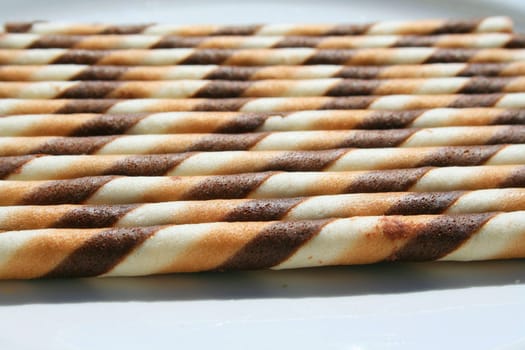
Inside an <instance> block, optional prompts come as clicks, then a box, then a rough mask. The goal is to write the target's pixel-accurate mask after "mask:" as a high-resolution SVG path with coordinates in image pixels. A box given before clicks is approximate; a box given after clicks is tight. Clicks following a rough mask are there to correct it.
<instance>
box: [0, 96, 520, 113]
mask: <svg viewBox="0 0 525 350" xmlns="http://www.w3.org/2000/svg"><path fill="white" fill-rule="evenodd" d="M443 107H447V108H473V107H477V108H482V107H484V108H512V109H514V108H520V109H521V108H525V93H508V94H454V95H388V96H350V97H326V96H322V97H259V98H248V97H246V98H222V99H221V98H214V99H210V98H208V99H207V98H187V99H153V98H150V99H132V100H125V99H54V100H36V99H0V115H18V114H73V113H108V114H130V113H157V112H191V111H196V112H199V111H200V112H205V111H216V112H221V111H222V112H292V111H304V110H348V109H369V110H412V109H432V108H443Z"/></svg>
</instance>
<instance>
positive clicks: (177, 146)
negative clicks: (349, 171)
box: [0, 125, 525, 156]
mask: <svg viewBox="0 0 525 350" xmlns="http://www.w3.org/2000/svg"><path fill="white" fill-rule="evenodd" d="M503 143H510V144H516V143H525V126H523V125H514V126H512V125H510V126H509V125H501V126H500V125H496V126H478V127H461V126H457V127H444V128H428V129H388V130H330V131H326V130H322V131H288V132H268V133H244V134H166V135H155V134H152V135H121V136H118V135H113V136H88V137H55V136H35V137H0V156H14V155H25V154H39V153H43V154H159V153H177V152H189V151H214V152H216V151H229V150H231V151H233V150H252V151H265V150H326V149H334V148H345V147H360V148H377V147H426V146H468V145H495V144H503Z"/></svg>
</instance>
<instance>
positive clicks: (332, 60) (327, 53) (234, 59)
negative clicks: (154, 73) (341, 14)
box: [0, 47, 525, 66]
mask: <svg viewBox="0 0 525 350" xmlns="http://www.w3.org/2000/svg"><path fill="white" fill-rule="evenodd" d="M523 60H525V49H442V48H433V47H410V48H373V49H348V50H323V49H315V48H287V49H244V50H233V49H188V48H186V49H158V50H141V49H129V50H79V49H31V50H23V49H22V50H17V49H0V64H14V65H38V64H97V65H119V66H136V65H144V66H166V65H177V64H178V65H194V64H223V65H234V66H266V65H268V66H273V65H301V64H303V65H314V64H339V65H394V64H399V65H403V64H425V63H456V62H465V63H506V62H516V61H523Z"/></svg>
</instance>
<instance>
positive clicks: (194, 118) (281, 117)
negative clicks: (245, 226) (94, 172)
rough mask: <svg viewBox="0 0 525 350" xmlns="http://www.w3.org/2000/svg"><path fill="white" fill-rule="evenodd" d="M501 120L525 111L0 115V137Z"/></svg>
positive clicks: (521, 117)
mask: <svg viewBox="0 0 525 350" xmlns="http://www.w3.org/2000/svg"><path fill="white" fill-rule="evenodd" d="M499 124H506V125H523V124H525V111H524V110H522V109H499V108H464V109H450V108H438V109H430V110H407V111H366V110H324V111H298V112H274V113H271V112H268V113H265V112H255V113H251V112H171V113H153V114H144V113H141V114H70V115H67V114H35V115H14V116H9V117H0V136H98V135H118V134H140V135H144V134H170V133H171V134H179V133H244V132H252V131H255V132H264V131H294V130H295V131H299V130H343V129H346V130H349V129H398V128H411V127H420V128H426V127H447V126H482V125H499Z"/></svg>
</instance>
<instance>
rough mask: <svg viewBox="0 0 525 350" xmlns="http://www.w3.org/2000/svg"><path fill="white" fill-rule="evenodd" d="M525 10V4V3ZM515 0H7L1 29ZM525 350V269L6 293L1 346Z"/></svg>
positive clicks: (379, 15) (308, 18) (253, 276)
mask: <svg viewBox="0 0 525 350" xmlns="http://www.w3.org/2000/svg"><path fill="white" fill-rule="evenodd" d="M520 3H521V5H520ZM495 14H503V15H511V16H513V17H514V20H515V22H516V24H517V27H518V28H525V26H524V23H525V22H524V19H525V16H524V15H525V4H523V2H522V0H507V1H501V0H500V1H476V0H469V1H459V0H436V1H431V0H424V1H423V0H421V1H409V0H400V1H395V2H394V1H388V0H382V1H379V0H367V1H359V2H358V1H337V0H324V1H284V0H264V1H243V2H242V3H240V2H238V1H231V0H230V1H220V2H219V1H212V0H208V1H190V0H188V1H168V0H166V1H160V0H154V1H140V0H126V1H121V0H110V1H108V0H90V1H78V2H75V1H63V0H47V1H38V0H17V1H10V0H0V21H2V22H4V21H8V20H33V19H49V20H53V19H54V20H62V21H63V20H68V21H74V20H79V21H80V20H82V21H107V22H150V21H162V22H176V23H250V22H352V21H360V22H363V21H372V20H381V19H405V18H432V17H434V18H435V17H480V16H486V15H495ZM189 347H192V348H194V347H197V348H211V347H213V348H242V349H275V348H278V349H281V348H299V347H300V348H302V349H323V350H324V349H349V350H365V349H403V350H408V349H418V350H419V349H460V348H463V349H477V350H480V349H500V350H510V349H513V350H514V349H515V350H518V349H525V261H524V260H521V261H507V262H484V263H459V264H458V263H431V264H388V265H387V264H385V265H376V266H355V267H344V268H323V269H312V270H301V271H278V272H277V271H260V272H240V273H221V274H219V273H217V274H213V273H207V274H195V275H179V276H161V277H148V278H113V279H85V280H71V281H67V280H64V281H63V280H56V281H18V282H17V281H8V282H0V349H2V350H3V349H5V350H10V349H39V350H45V349H52V350H61V349H89V350H93V349H109V348H116V349H122V348H125V349H145V348H156V349H159V348H170V349H174V348H181V349H184V348H189Z"/></svg>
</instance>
